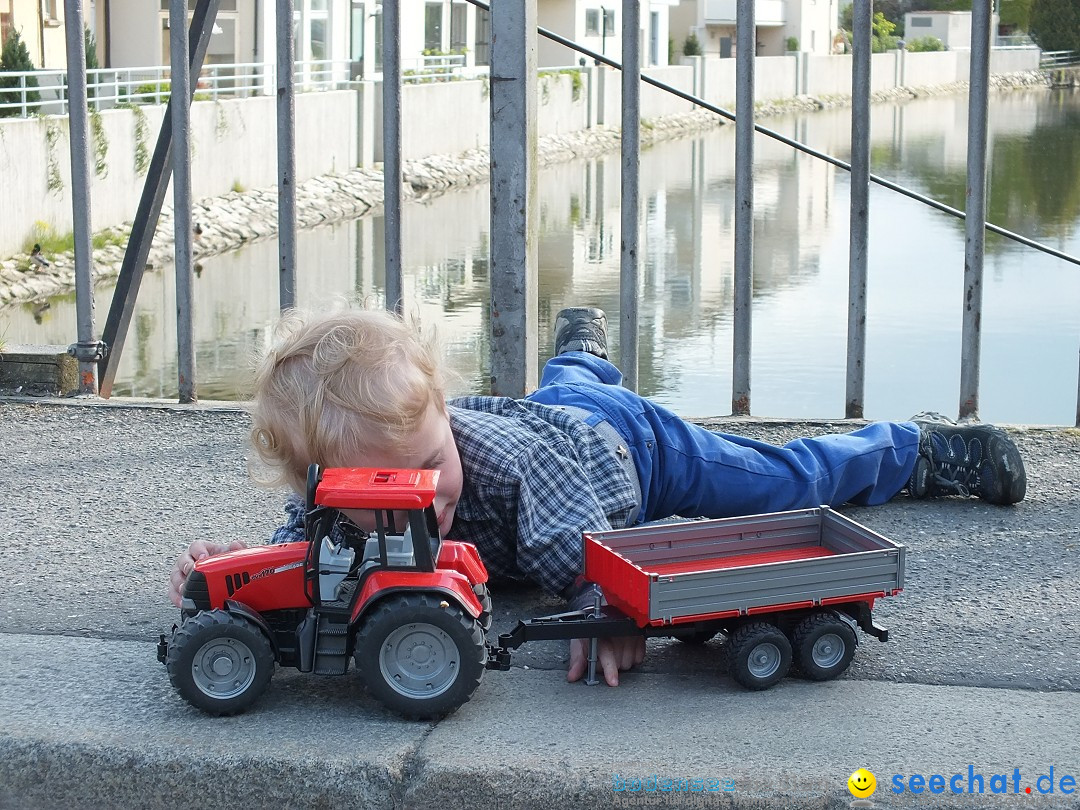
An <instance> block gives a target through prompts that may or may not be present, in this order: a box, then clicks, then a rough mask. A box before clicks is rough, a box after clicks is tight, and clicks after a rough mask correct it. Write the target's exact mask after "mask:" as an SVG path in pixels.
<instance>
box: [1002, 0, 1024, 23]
mask: <svg viewBox="0 0 1080 810" xmlns="http://www.w3.org/2000/svg"><path fill="white" fill-rule="evenodd" d="M1030 20H1031V0H1002V3H1001V28H1002V30H1003V31H1027V30H1028V25H1029V24H1030Z"/></svg>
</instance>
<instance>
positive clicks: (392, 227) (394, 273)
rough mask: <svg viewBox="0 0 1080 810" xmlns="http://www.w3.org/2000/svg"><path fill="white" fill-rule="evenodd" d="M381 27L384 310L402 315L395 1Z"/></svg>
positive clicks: (389, 2) (387, 5)
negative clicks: (384, 242)
mask: <svg viewBox="0 0 1080 810" xmlns="http://www.w3.org/2000/svg"><path fill="white" fill-rule="evenodd" d="M382 27H383V28H382V30H383V37H382V41H383V80H382V93H383V132H382V134H383V229H384V234H383V238H384V239H385V241H386V248H385V254H386V255H385V266H386V308H387V309H389V310H393V311H395V312H402V311H403V307H404V304H405V300H404V299H405V284H404V279H403V276H402V267H401V23H400V17H399V14H398V0H384V2H383V4H382Z"/></svg>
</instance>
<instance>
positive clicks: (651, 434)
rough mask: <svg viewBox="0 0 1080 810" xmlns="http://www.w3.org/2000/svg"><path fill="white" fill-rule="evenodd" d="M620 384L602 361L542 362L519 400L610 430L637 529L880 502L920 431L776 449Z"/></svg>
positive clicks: (900, 482) (898, 429)
mask: <svg viewBox="0 0 1080 810" xmlns="http://www.w3.org/2000/svg"><path fill="white" fill-rule="evenodd" d="M621 382H622V373H621V372H620V371H619V370H618V369H617V368H616V367H615V366H614V365H612V364H611V363H609V362H608V361H607V360H602V359H600V358H599V357H595V356H593V355H591V354H586V353H585V352H566V353H565V354H561V355H559V356H557V357H553V358H552V359H551V360H549V361H548V363H547V365H545V366H544V373H543V375H542V377H541V380H540V387H539V388H538V389H537V390H536V391H534V392H533V393H531V394H529V395H528V397H526V398H527V399H530V400H532V401H533V402H540V403H543V404H546V405H565V406H572V407H577V408H584V409H586V410H588V411H590V412H591V413H593V414H595V416H594V421H595V420H598V419H603V420H606V421H607V422H608V423H610V424H611V426H612V427H614V428H615V430H616V431H618V433H619V435H620V436H622V437H623V439H625V440H626V442H627V446H628V448H629V450H630V453H631V456H632V457H633V459H634V464H635V466H636V468H637V472H638V478H639V479H640V482H641V494H642V509H641V512H640V513H639V514H638V521H639V522H645V521H651V520H660V519H662V518H666V517H671V516H673V515H682V516H684V517H712V518H718V517H731V516H734V515H750V514H756V513H759V512H779V511H783V510H787V509H807V508H810V507H815V506H821V505H823V504H827V505H830V506H839V505H840V504H844V503H849V502H850V503H856V504H861V505H872V504H879V503H884V502H885V501H887V500H889V499H890V498H892V497H893V496H894V495H896V494H897V493H898V492H899V491H900V490H901V489H903V487H904V486H905V485H906V484H907V481H908V478H909V477H910V476H911V471H912V469H913V468H914V466H915V459H916V455H917V452H918V444H919V428H918V426H916V425H915V424H913V423H911V422H875V423H873V424H870V425H867V426H866V427H864V428H862V429H860V430H856V431H854V432H852V433H844V434H838V435H832V436H820V437H817V438H811V439H796V440H795V441H792V442H789V443H788V444H786V445H784V446H783V447H777V446H775V445H771V444H766V443H765V442H759V441H755V440H753V439H746V438H743V437H741V436H733V435H729V434H726V433H719V432H713V431H709V430H705V429H704V428H701V427H698V426H697V425H693V424H690V423H689V422H685V421H683V420H682V419H681V418H680V417H679V416H677V415H676V414H674V413H673V412H671V411H669V410H667V409H666V408H664V407H662V406H660V405H657V404H655V403H653V402H650V401H649V400H647V399H645V398H644V397H641V396H639V395H638V394H636V393H634V392H633V391H630V390H628V389H626V388H623V387H622V386H621V385H620V383H621Z"/></svg>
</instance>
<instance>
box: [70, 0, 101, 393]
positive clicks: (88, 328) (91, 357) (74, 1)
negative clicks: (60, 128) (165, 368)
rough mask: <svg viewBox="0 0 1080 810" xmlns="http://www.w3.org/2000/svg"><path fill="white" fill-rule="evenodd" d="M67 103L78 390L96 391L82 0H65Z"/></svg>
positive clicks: (98, 349)
mask: <svg viewBox="0 0 1080 810" xmlns="http://www.w3.org/2000/svg"><path fill="white" fill-rule="evenodd" d="M64 18H65V19H66V20H67V26H66V28H67V37H66V45H67V63H68V92H69V93H70V94H71V109H70V113H69V120H68V124H69V126H70V129H71V222H72V226H73V228H74V232H75V310H76V319H77V334H78V338H77V339H78V343H76V344H75V347H74V354H75V356H76V357H77V358H78V360H79V393H80V394H91V395H92V394H96V393H97V392H98V385H97V365H96V361H97V360H99V359H101V358H100V353H101V345H100V344H99V343H97V341H96V340H95V339H94V281H93V276H92V271H91V267H92V264H93V257H94V254H93V244H92V242H91V239H90V121H89V113H88V112H87V108H86V43H85V41H84V40H83V22H82V21H83V4H82V0H64Z"/></svg>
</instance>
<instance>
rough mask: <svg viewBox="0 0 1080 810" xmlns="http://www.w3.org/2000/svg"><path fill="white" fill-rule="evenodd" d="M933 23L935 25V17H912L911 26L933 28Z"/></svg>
mask: <svg viewBox="0 0 1080 810" xmlns="http://www.w3.org/2000/svg"><path fill="white" fill-rule="evenodd" d="M933 25H934V18H933V17H912V18H911V27H912V28H932V27H933Z"/></svg>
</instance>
